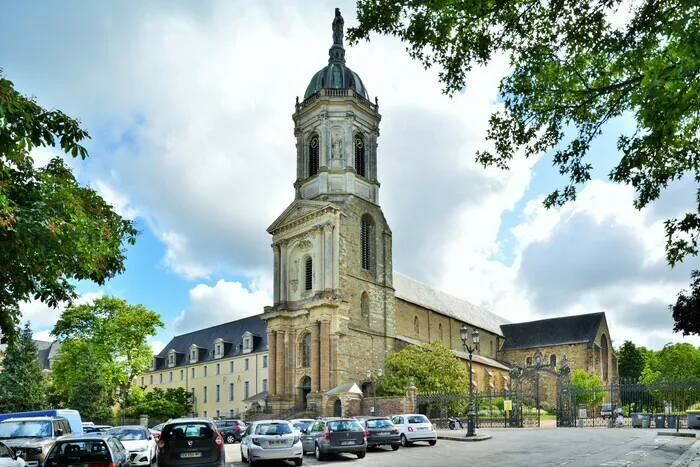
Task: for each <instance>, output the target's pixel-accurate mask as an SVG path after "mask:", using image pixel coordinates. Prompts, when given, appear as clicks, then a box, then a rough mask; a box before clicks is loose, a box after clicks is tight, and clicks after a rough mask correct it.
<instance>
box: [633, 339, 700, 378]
mask: <svg viewBox="0 0 700 467" xmlns="http://www.w3.org/2000/svg"><path fill="white" fill-rule="evenodd" d="M676 380H687V381H698V380H700V348H697V347H694V346H693V345H692V344H688V343H687V342H683V343H677V344H666V346H665V347H664V348H663V349H661V350H659V351H658V352H653V353H652V354H650V355H649V357H648V358H647V359H646V362H645V365H644V370H643V371H642V381H643V382H644V383H646V384H653V383H663V382H669V381H676Z"/></svg>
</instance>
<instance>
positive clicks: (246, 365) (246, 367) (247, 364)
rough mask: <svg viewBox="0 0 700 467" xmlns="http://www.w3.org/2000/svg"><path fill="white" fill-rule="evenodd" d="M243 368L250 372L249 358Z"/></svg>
mask: <svg viewBox="0 0 700 467" xmlns="http://www.w3.org/2000/svg"><path fill="white" fill-rule="evenodd" d="M243 368H244V369H245V371H248V370H250V362H249V361H248V359H247V358H246V359H245V363H244V365H243Z"/></svg>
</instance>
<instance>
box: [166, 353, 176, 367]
mask: <svg viewBox="0 0 700 467" xmlns="http://www.w3.org/2000/svg"><path fill="white" fill-rule="evenodd" d="M175 365H177V352H176V351H175V349H172V350H170V351H169V352H168V368H172V367H174V366H175Z"/></svg>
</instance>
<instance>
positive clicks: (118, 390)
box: [114, 386, 131, 425]
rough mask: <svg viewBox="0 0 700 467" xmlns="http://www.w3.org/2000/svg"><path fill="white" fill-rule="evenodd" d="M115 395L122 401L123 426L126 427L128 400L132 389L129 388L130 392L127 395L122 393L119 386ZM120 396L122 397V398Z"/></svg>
mask: <svg viewBox="0 0 700 467" xmlns="http://www.w3.org/2000/svg"><path fill="white" fill-rule="evenodd" d="M114 394H115V395H116V396H117V399H118V400H121V406H122V425H124V417H125V413H126V400H127V397H128V396H130V395H131V388H129V390H128V391H126V392H125V393H123V392H122V390H121V388H120V387H118V386H117V389H115V390H114ZM119 396H122V397H121V398H120V397H119Z"/></svg>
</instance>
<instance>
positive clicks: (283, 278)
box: [279, 240, 287, 303]
mask: <svg viewBox="0 0 700 467" xmlns="http://www.w3.org/2000/svg"><path fill="white" fill-rule="evenodd" d="M279 245H280V275H279V278H280V280H279V282H280V292H279V293H280V302H281V303H286V302H287V241H286V240H285V241H282V242H280V244H279Z"/></svg>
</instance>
